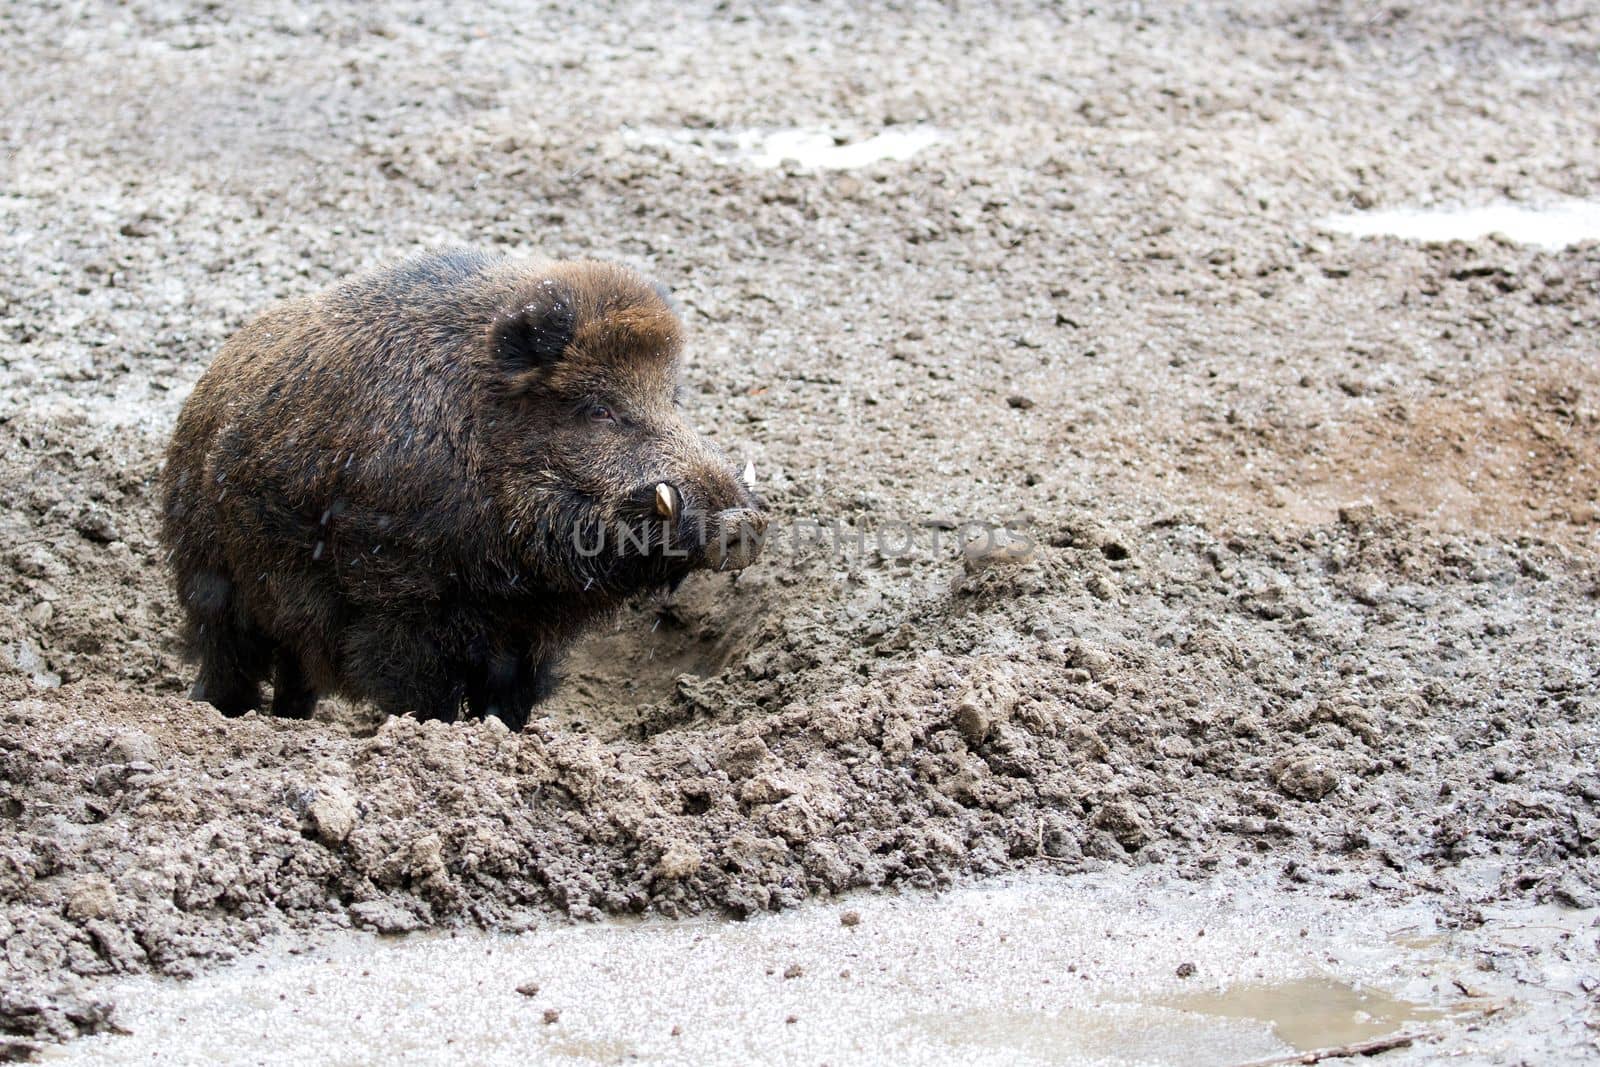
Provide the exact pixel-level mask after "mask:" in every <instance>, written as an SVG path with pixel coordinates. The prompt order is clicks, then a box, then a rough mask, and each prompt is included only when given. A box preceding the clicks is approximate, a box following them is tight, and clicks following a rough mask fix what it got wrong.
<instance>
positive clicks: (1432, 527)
mask: <svg viewBox="0 0 1600 1067" xmlns="http://www.w3.org/2000/svg"><path fill="white" fill-rule="evenodd" d="M1488 10H1489V9H1488V8H1487V7H1486V6H1485V5H1479V4H1476V3H1465V2H1458V3H1444V4H1437V5H1428V6H1427V7H1426V9H1424V8H1421V7H1412V8H1407V7H1405V6H1399V5H1385V4H1366V3H1344V4H1340V3H1306V2H1293V0H1278V2H1266V0H1263V2H1259V3H1236V4H1214V5H1178V4H1165V3H1147V4H1143V5H1138V7H1137V10H1130V9H1127V8H1125V6H1124V5H1110V4H1100V5H1083V4H1076V3H1073V4H1048V5H1046V4H1041V5H1038V6H1031V5H1027V4H1006V5H999V6H996V5H982V6H978V5H974V6H971V7H968V8H961V9H954V10H952V9H947V8H942V7H932V6H927V5H922V4H906V5H897V6H896V7H894V8H893V9H887V8H885V9H873V10H870V11H868V10H855V9H852V8H849V7H846V6H844V5H837V6H833V5H828V6H814V5H804V6H800V5H795V6H788V5H785V6H779V7H772V6H768V5H756V4H741V3H719V4H716V5H705V4H672V5H666V4H662V5H639V6H634V5H616V6H608V5H603V4H577V5H566V6H551V7H547V8H540V9H533V8H523V7H521V6H516V5H510V4H486V5H475V6H474V7H473V9H472V10H471V11H470V12H468V11H464V10H451V11H448V12H447V11H446V10H444V9H440V8H437V7H435V6H434V5H423V4H414V5H408V4H400V3H395V4H386V5H376V6H360V7H349V8H344V7H339V8H334V9H330V10H328V11H325V12H322V13H314V12H310V11H307V10H304V9H303V6H302V5H298V4H292V3H288V2H277V3H273V2H265V0H263V2H251V3H245V4H241V5H228V6H218V5H215V4H183V3H171V2H164V0H157V2H151V3H130V4H118V5H110V4H86V5H79V6H72V7H66V8H62V7H59V6H57V5H43V4H41V5H31V4H10V5H7V6H5V7H4V8H3V9H0V42H3V43H4V48H3V49H0V83H3V86H4V88H3V90H0V92H3V93H4V96H5V98H6V107H5V109H4V111H3V113H0V139H3V142H4V146H5V160H4V162H3V164H0V167H3V170H0V213H3V217H4V226H3V244H0V382H3V391H0V453H3V459H0V464H3V472H4V473H3V481H0V484H3V485H4V487H5V492H4V495H3V499H0V553H3V554H0V605H3V610H0V665H3V668H4V670H3V673H0V696H3V698H4V700H3V704H0V900H3V902H4V911H3V913H0V945H3V948H4V951H3V952H0V988H3V989H4V993H3V996H0V1029H3V1030H4V1031H6V1032H9V1033H10V1034H12V1035H13V1038H12V1040H15V1041H16V1042H18V1043H19V1044H18V1045H17V1046H16V1047H17V1048H19V1049H20V1048H22V1047H23V1046H26V1045H29V1044H32V1043H37V1042H40V1041H45V1040H49V1039H52V1038H62V1037H66V1036H70V1035H71V1034H73V1033H76V1032H79V1031H82V1030H90V1029H95V1028H96V1027H98V1026H101V1025H103V1024H104V1019H105V1009H104V1007H103V1005H100V1004H98V1003H97V1001H96V999H95V993H94V990H95V983H96V981H97V980H100V979H103V978H104V977H105V976H108V975H114V974H119V973H124V972H131V971H142V970H154V971H156V972H160V973H165V974H176V975H182V974H190V973H194V972H196V971H197V970H198V969H200V968H203V967H205V966H207V965H208V964H212V963H215V962H217V961H219V960H225V959H228V958H231V957H233V956H234V955H236V954H237V953H238V952H239V951H240V950H241V949H242V948H244V947H246V946H248V945H250V944H252V943H253V942H255V941H256V940H257V939H259V938H261V937H262V936H264V935H267V934H271V933H282V932H285V931H293V930H298V929H304V928H308V927H325V926H330V925H341V924H354V925H359V926H364V927H371V928H376V929H379V930H386V931H398V930H408V929H415V928H422V927H427V926H433V925H441V924H457V923H478V924H484V925H488V926H492V927H497V928H513V929H514V928H519V927H525V926H527V925H529V924H533V923H538V922H543V921H548V919H549V918H550V916H551V913H552V910H553V911H555V912H564V913H566V914H569V915H572V916H576V917H580V918H586V917H595V916H599V915H603V914H606V913H630V912H656V913H662V914H666V915H683V914H688V913H697V912H707V911H727V912H732V913H735V914H745V913H751V912H755V911H760V910H763V909H775V908H780V907H784V906H787V905H792V904H796V903H798V902H800V901H802V900H804V899H806V898H807V897H813V896H820V895H828V894H836V893H840V892H843V891H846V890H849V889H852V888H857V887H873V886H884V885H890V884H904V885H911V886H937V885H940V884H943V883H945V882H946V881H947V880H949V879H951V878H952V877H953V876H956V875H958V874H968V873H980V874H981V873H984V872H994V871H1000V870H1005V869H1011V868H1019V867H1035V868H1046V869H1050V870H1057V871H1084V870H1092V869H1095V868H1097V867H1099V866H1100V865H1104V864H1164V865H1168V866H1169V867H1170V868H1172V869H1173V870H1175V871H1178V872H1181V873H1182V874H1183V875H1185V876H1187V877H1192V878H1195V879H1204V878H1207V877H1208V875H1209V874H1210V872H1213V871H1216V870H1218V869H1219V868H1234V867H1249V868H1253V869H1254V870H1257V871H1259V872H1260V878H1261V879H1262V880H1263V881H1270V882H1272V883H1276V884H1281V885H1283V886H1285V887H1288V888H1294V889H1297V890H1298V891H1304V892H1321V893H1325V894H1328V895H1331V896H1335V897H1344V898H1350V899H1358V898H1361V897H1364V896H1370V895H1373V894H1377V895H1380V896H1382V897H1385V898H1390V897H1409V896H1413V895H1418V894H1422V895H1433V896H1437V897H1438V898H1439V899H1440V901H1441V906H1442V907H1444V908H1445V909H1446V910H1447V911H1448V912H1449V913H1450V914H1452V915H1455V916H1457V917H1458V919H1459V922H1460V923H1462V924H1465V925H1470V924H1472V923H1474V922H1475V921H1477V918H1476V917H1477V915H1478V909H1479V908H1481V907H1483V906H1485V905H1486V904H1488V903H1491V902H1502V901H1506V900H1514V899H1529V900H1540V901H1550V902H1554V903H1556V904H1563V905H1569V906H1570V905H1585V904H1590V903H1592V902H1593V901H1594V900H1595V896H1596V893H1597V892H1600V862H1597V858H1596V847H1597V846H1596V840H1597V837H1600V817H1597V813H1596V801H1597V800H1600V775H1597V773H1596V764H1597V760H1596V757H1597V755H1600V725H1597V723H1596V710H1597V704H1600V696H1597V693H1600V673H1597V672H1600V667H1597V651H1596V650H1597V648H1600V568H1597V565H1596V563H1597V557H1600V476H1597V470H1596V462H1597V459H1600V360H1597V356H1596V338H1597V336H1600V334H1597V328H1600V245H1597V244H1596V243H1594V242H1589V243H1586V244H1578V245H1575V246H1572V247H1569V248H1566V249H1564V250H1560V251H1541V250H1539V249H1534V248H1529V247H1522V246H1517V245H1514V244H1511V243H1509V242H1507V241H1502V240H1498V239H1494V238H1489V239H1485V240H1481V241H1475V242H1470V243H1452V244H1443V245H1420V244H1412V243H1406V242H1402V241H1398V240H1392V239H1367V240H1356V239H1353V238H1348V237H1340V236H1335V235H1332V234H1329V233H1326V232H1323V231H1322V230H1320V229H1319V228H1318V226H1317V220H1318V219H1319V218H1322V217H1323V216H1325V215H1327V214H1329V213H1331V212H1336V211H1349V210H1359V209H1366V208H1369V207H1398V206H1408V205H1412V206H1415V205H1422V206H1426V205H1427V204H1430V203H1481V202H1487V201H1493V200H1502V199H1508V198H1509V199H1511V200H1515V201H1523V202H1529V203H1535V204H1537V203H1539V202H1541V201H1544V200H1549V199H1556V198H1561V197H1582V196H1594V195H1596V192H1597V190H1600V112H1597V111H1596V110H1595V109H1594V107H1593V101H1594V97H1595V91H1596V88H1597V85H1600V17H1597V16H1596V15H1595V13H1594V12H1593V10H1592V8H1590V7H1589V6H1588V5H1585V4H1583V3H1581V2H1577V0H1574V2H1570V3H1550V4H1531V3H1530V4H1523V3H1519V4H1510V5H1497V6H1496V7H1495V9H1494V10H1493V13H1492V14H1488V13H1486V12H1487V11H1488ZM923 126H926V127H931V128H933V129H934V130H936V131H938V132H939V133H940V134H941V140H940V141H939V142H938V143H936V144H934V145H933V146H931V147H929V148H926V149H925V150H923V151H922V152H920V153H918V154H916V155H915V156H913V157H912V158H911V159H909V160H903V161H894V160H889V161H883V162H878V163H873V164H870V165H868V166H865V167H862V168H859V169H855V170H850V171H830V170H821V169H811V168H803V167H798V166H795V165H792V164H791V165H785V166H781V167H777V168H761V167H757V166H754V165H753V164H751V163H750V162H747V161H744V162H742V161H741V160H739V159H738V158H736V156H733V155H730V154H729V153H728V152H726V151H724V150H723V149H722V148H720V147H719V145H721V144H722V143H723V141H722V140H721V139H720V138H723V136H724V135H725V134H726V132H727V131H757V132H758V134H759V132H760V131H771V130H775V129H782V128H790V127H821V128H826V129H828V130H830V131H833V132H834V133H836V134H837V135H838V136H839V137H840V138H842V139H846V140H856V139H860V138H864V137H868V136H871V135H874V134H877V133H880V132H882V131H884V130H886V129H893V128H895V127H923ZM439 244H470V245H477V246H487V247H494V248H499V249H502V250H504V251H507V252H513V253H527V254H546V255H555V256H602V257H610V258H617V259H622V260H625V261H627V262H630V263H633V264H636V265H639V266H641V267H643V268H645V269H647V270H649V271H651V272H653V273H654V274H656V275H657V276H659V277H661V278H662V279H663V280H665V281H666V282H667V283H668V284H670V285H671V286H672V287H673V288H674V290H675V292H676V295H677V298H678V301H679V302H680V304H681V306H682V309H683V313H684V316H685V319H686V323H687V326H688V328H689V331H690V334H691V353H692V354H691V364H690V367H689V370H688V384H689V386H690V389H689V400H688V407H689V410H690V413H691V416H692V418H693V420H694V421H695V422H696V423H697V424H698V425H699V426H701V427H702V428H704V429H706V430H707V431H710V432H714V433H715V435H716V439H717V440H718V441H719V442H720V443H721V444H722V445H723V447H724V448H725V449H727V450H728V451H729V452H730V453H731V454H733V455H734V456H735V457H736V458H737V459H741V460H742V459H743V458H745V457H748V458H751V459H753V460H754V461H755V463H756V465H757V467H758V469H759V470H760V471H761V472H762V475H763V478H764V481H765V488H766V491H767V495H768V498H769V501H770V502H771V503H772V505H773V507H774V509H775V511H776V512H777V513H778V514H779V516H780V517H782V518H784V519H787V520H800V519H818V520H822V521H824V522H832V521H837V522H838V523H839V524H840V526H841V529H842V531H843V532H844V533H845V534H846V535H847V536H846V537H845V538H844V548H843V550H842V551H840V552H834V551H832V546H831V545H829V546H828V547H827V548H825V549H819V548H817V547H815V546H813V545H810V544H807V545H797V544H796V542H795V539H794V538H793V537H789V538H788V539H785V538H783V537H780V538H779V539H777V540H776V541H775V542H774V543H773V544H772V545H771V546H770V547H769V550H768V553H767V555H766V556H765V557H764V558H763V560H762V562H761V563H760V564H758V565H757V566H756V567H754V568H752V569H751V570H750V571H748V572H746V573H744V574H743V575H741V576H739V577H737V578H733V577H729V576H706V577H701V578H698V579H695V580H693V581H692V582H690V583H689V584H687V585H686V586H685V587H684V588H683V589H682V590H681V591H680V593H679V595H678V596H677V597H676V599H675V600H674V601H673V602H671V603H667V602H663V601H651V602H648V603H642V604H640V605H638V606H637V607H636V608H634V609H632V610H630V611H629V612H628V613H627V614H626V615H625V617H623V618H621V619H619V620H618V627H617V628H616V629H614V630H611V631H608V632H606V633H603V634H600V635H597V637H596V638H595V640H594V641H592V642H591V643H590V644H589V645H587V646H586V647H585V648H583V649H581V650H579V652H578V653H577V654H576V655H575V656H574V657H573V660H572V662H571V663H570V664H569V666H568V677H569V681H568V685H567V687H566V689H565V690H564V692H563V693H562V694H561V695H560V696H559V697H558V699H557V700H556V701H555V702H554V703H553V704H552V705H550V706H549V708H548V711H549V714H548V716H547V717H545V718H543V719H540V720H539V721H537V722H536V723H535V724H534V725H532V726H531V727H530V729H529V730H528V732H526V733H525V734H523V735H521V736H512V735H509V734H507V733H506V732H505V731H504V730H503V729H502V728H499V727H498V726H497V725H496V724H492V723H491V724H487V725H485V724H460V725H454V726H451V725H443V724H420V723H417V722H415V721H411V720H391V721H388V722H385V723H381V724H380V723H377V722H375V721H373V719H372V717H371V716H370V714H368V713H366V712H364V711H363V710H361V709H352V708H343V707H339V706H337V705H335V704H333V703H331V702H325V704H324V706H323V709H322V711H321V713H320V715H319V718H318V720H317V721H314V722H309V723H293V722H279V721H274V720H270V719H266V718H259V717H253V716H252V717H246V718H244V719H238V720H225V719H223V718H221V717H220V716H219V715H217V714H216V713H215V712H214V711H213V710H211V709H210V708H209V707H208V706H204V705H197V704H194V703H191V702H189V701H187V700H186V699H185V698H184V693H185V690H186V686H187V683H188V682H189V680H190V672H189V669H188V668H187V667H186V666H185V665H184V664H183V663H182V662H181V660H180V658H179V655H178V649H177V646H176V642H175V633H176V625H175V610H176V608H175V604H174V600H173V598H172V596H171V594H170V592H169V590H168V588H167V585H166V575H165V572H164V560H163V552H162V550H161V549H160V548H159V546H158V544H157V540H156V536H155V535H156V526H157V506H158V504H157V500H156V496H155V486H156V484H157V475H158V471H159V469H160V463H161V452H162V448H163V446H164V444H165V439H166V436H167V434H168V432H169V431H170V428H171V425H172V422H173V419H174V417H175V415H176V411H177V408H178V406H179V404H180V403H181V402H182V400H183V398H184V397H185V396H186V395H187V393H188V390H189V388H190V387H191V386H192V384H193V383H194V381H195V379H196V378H197V377H198V375H199V374H200V372H201V370H202V369H203V368H204V366H205V365H206V363H207V361H208V360H209V359H210V357H211V356H212V354H213V353H214V352H215V351H216V349H217V347H218V346H219V345H220V344H221V342H222V341H223V339H224V338H225V337H226V336H227V335H228V334H229V333H230V332H231V331H233V330H235V329H237V328H238V327H239V326H240V325H241V324H242V323H243V322H244V321H245V320H246V319H247V317H248V316H249V315H250V314H251V313H252V312H254V311H255V310H257V309H259V308H261V307H263V306H264V305H266V304H268V303H270V302H272V301H275V300H278V299H280V298H283V297H287V296H291V295H296V294H301V293H305V292H309V291H312V290H315V289H317V288H319V287H321V286H323V285H325V284H327V283H329V282H331V281H333V280H334V279H337V278H339V277H341V276H343V275H344V274H346V273H348V272H350V271H353V270H355V269H358V268H360V267H363V266H366V265H370V264H373V263H377V262H380V261H382V260H384V259H386V258H389V257H392V256H395V255H399V254H403V253H406V252H409V251H412V250H414V249H416V248H418V247H422V246H430V245H439ZM968 519H974V520H985V521H993V522H999V521H1014V522H1017V523H1020V524H1022V526H1023V528H1025V529H1026V530H1027V531H1028V532H1029V534H1030V536H1031V538H1032V539H1033V541H1034V542H1035V544H1036V550H1035V553H1034V558H1033V559H1032V560H1031V561H1028V562H1026V563H1023V564H1020V565H1015V566H1002V567H995V568H990V569H987V570H983V571H981V572H979V573H976V574H969V573H967V571H966V569H964V568H963V567H962V565H961V563H960V562H959V560H958V559H957V558H956V552H955V549H954V546H953V541H954V540H955V537H954V534H953V533H951V532H950V531H948V530H943V529H941V527H947V526H949V525H950V523H951V522H953V521H963V520H968ZM901 522H905V523H910V524H913V525H914V528H915V530H916V537H915V540H914V543H913V544H911V545H910V546H906V545H905V538H904V536H903V535H902V532H901V527H900V526H898V525H896V524H898V523H901ZM880 530H888V531H889V536H888V537H887V538H886V539H885V544H884V547H883V548H882V549H881V550H880V548H879V547H878V544H877V540H876V536H875V534H876V532H877V531H880ZM857 531H859V532H862V533H863V534H864V536H865V545H864V547H861V548H858V547H857V546H856V544H855V542H854V533H855V532H857ZM936 532H937V533H939V534H941V535H942V536H940V540H939V543H938V545H937V547H935V544H934V536H935V534H936ZM1468 860H1471V861H1473V862H1474V863H1483V862H1492V863H1493V865H1494V869H1495V870H1496V871H1498V872H1500V873H1499V876H1498V881H1497V882H1493V883H1491V884H1490V885H1489V886H1488V887H1487V888H1480V889H1479V890H1477V891H1475V892H1472V893H1469V892H1466V891H1464V890H1462V889H1460V888H1457V886H1458V884H1459V883H1457V882H1455V881H1452V880H1451V879H1450V878H1447V877H1443V875H1442V872H1445V871H1447V870H1448V869H1450V868H1453V867H1454V866H1455V865H1458V864H1461V863H1463V862H1464V861H1468ZM1591 1009H1592V1004H1591Z"/></svg>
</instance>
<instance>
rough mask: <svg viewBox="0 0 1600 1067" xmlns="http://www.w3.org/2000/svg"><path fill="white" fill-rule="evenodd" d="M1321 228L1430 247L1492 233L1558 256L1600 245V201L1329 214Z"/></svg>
mask: <svg viewBox="0 0 1600 1067" xmlns="http://www.w3.org/2000/svg"><path fill="white" fill-rule="evenodd" d="M1321 226H1322V227H1323V228H1324V229H1328V230H1332V231H1334V232H1335V233H1346V234H1350V235H1351V236H1353V237H1402V238H1405V239H1407V240H1412V241H1424V242H1429V243H1434V242H1440V241H1474V240H1477V239H1478V238H1480V237H1487V236H1488V235H1490V234H1492V233H1499V234H1504V235H1505V236H1506V237H1508V238H1510V239H1511V240H1512V241H1515V242H1517V243H1518V244H1527V245H1537V246H1538V247H1540V248H1545V249H1549V250H1551V251H1558V250H1560V249H1563V248H1566V247H1567V246H1569V245H1574V244H1577V243H1578V242H1580V241H1593V240H1600V201H1597V200H1568V201H1564V202H1562V203H1559V204H1554V205H1551V206H1548V207H1538V208H1536V207H1524V206H1522V205H1519V204H1491V205H1488V206H1485V207H1473V208H1438V209H1420V208H1399V209H1396V210H1393V211H1367V212H1361V213H1359V214H1352V215H1334V216H1331V217H1329V218H1326V219H1323V220H1322V222H1321Z"/></svg>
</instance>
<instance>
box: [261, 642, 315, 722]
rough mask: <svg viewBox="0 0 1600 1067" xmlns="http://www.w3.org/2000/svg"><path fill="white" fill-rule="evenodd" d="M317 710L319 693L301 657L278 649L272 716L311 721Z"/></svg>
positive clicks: (273, 675) (273, 671)
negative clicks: (301, 661)
mask: <svg viewBox="0 0 1600 1067" xmlns="http://www.w3.org/2000/svg"><path fill="white" fill-rule="evenodd" d="M316 710H317V691H316V689H314V688H313V687H312V685H311V682H310V681H309V680H307V678H306V672H305V670H304V669H303V668H302V667H301V666H300V657H299V656H298V655H297V654H296V653H294V652H291V651H290V650H289V649H287V648H279V649H278V658H277V661H276V663H275V664H274V665H273V669H272V714H274V715H277V716H280V717H282V718H285V719H309V718H311V715H312V713H313V712H315V711H316Z"/></svg>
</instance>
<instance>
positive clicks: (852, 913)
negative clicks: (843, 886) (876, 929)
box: [839, 908, 861, 926]
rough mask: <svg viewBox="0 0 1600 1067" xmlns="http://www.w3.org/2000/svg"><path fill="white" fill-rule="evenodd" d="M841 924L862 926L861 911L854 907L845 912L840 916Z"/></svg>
mask: <svg viewBox="0 0 1600 1067" xmlns="http://www.w3.org/2000/svg"><path fill="white" fill-rule="evenodd" d="M839 925H840V926H860V925H861V913H860V912H859V911H856V910H855V909H854V908H852V909H851V910H849V911H847V912H845V913H844V914H843V915H841V916H839Z"/></svg>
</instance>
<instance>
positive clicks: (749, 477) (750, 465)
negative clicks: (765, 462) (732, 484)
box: [739, 459, 756, 489]
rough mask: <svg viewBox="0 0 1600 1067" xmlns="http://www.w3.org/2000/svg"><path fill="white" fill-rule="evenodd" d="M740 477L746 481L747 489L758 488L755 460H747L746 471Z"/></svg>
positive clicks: (745, 462) (745, 463)
mask: <svg viewBox="0 0 1600 1067" xmlns="http://www.w3.org/2000/svg"><path fill="white" fill-rule="evenodd" d="M739 477H741V478H743V479H744V485H745V488H746V489H754V488H755V487H756V461H755V460H753V459H747V460H745V461H744V470H743V472H741V473H740V475H739Z"/></svg>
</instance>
